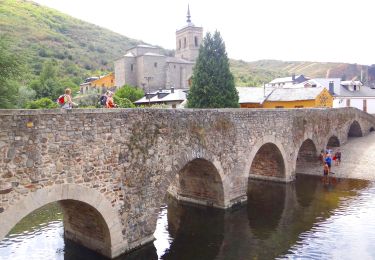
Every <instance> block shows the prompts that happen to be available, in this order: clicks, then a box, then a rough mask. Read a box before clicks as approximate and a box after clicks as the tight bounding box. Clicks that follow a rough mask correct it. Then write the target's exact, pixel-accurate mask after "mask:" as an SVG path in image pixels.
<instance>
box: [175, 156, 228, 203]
mask: <svg viewBox="0 0 375 260" xmlns="http://www.w3.org/2000/svg"><path fill="white" fill-rule="evenodd" d="M212 161H213V162H212ZM212 161H211V160H209V159H206V158H202V157H201V156H199V157H193V159H190V160H189V159H188V158H186V157H185V159H184V160H182V161H181V162H180V163H179V164H178V166H176V167H174V169H175V170H174V171H173V172H174V173H175V174H172V175H171V176H170V177H169V179H170V181H169V188H168V192H169V193H170V194H171V195H172V196H173V197H175V198H176V199H178V200H180V201H187V202H191V203H195V204H201V205H209V206H213V207H217V208H225V207H226V205H225V204H226V203H225V190H224V189H225V187H224V182H223V180H224V174H223V170H222V168H221V165H220V163H219V162H218V161H216V160H212Z"/></svg>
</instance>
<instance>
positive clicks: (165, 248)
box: [0, 175, 375, 260]
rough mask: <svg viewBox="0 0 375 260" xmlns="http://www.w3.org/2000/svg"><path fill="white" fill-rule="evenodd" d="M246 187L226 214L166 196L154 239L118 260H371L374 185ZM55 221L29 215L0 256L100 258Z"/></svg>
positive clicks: (56, 214) (48, 213)
mask: <svg viewBox="0 0 375 260" xmlns="http://www.w3.org/2000/svg"><path fill="white" fill-rule="evenodd" d="M248 186H249V189H248V203H247V204H246V205H242V206H237V207H234V208H232V209H230V210H226V211H223V210H218V209H211V208H206V207H198V206H192V205H188V204H181V203H178V202H176V201H175V200H173V199H171V198H169V199H166V204H165V205H163V206H162V207H161V209H160V213H159V218H158V222H157V228H156V231H155V234H154V236H155V238H156V240H155V241H154V242H153V243H150V244H149V245H147V246H145V247H143V248H141V249H140V250H137V251H134V252H132V253H131V254H128V255H124V256H121V257H119V258H117V259H121V260H129V259H130V260H133V259H144V260H149V259H151V260H152V259H178V260H180V259H230V260H231V259H306V258H308V259H319V260H320V259H375V247H373V246H372V245H374V244H375V218H374V217H373V216H374V214H375V184H374V183H373V182H369V181H362V180H354V179H332V181H331V183H330V184H324V183H322V182H321V178H320V177H316V176H308V175H298V178H297V180H296V181H295V182H293V183H289V184H280V183H268V182H262V181H254V180H250V181H249V185H248ZM62 218H63V215H62V213H61V210H60V208H59V206H58V204H57V203H53V204H49V205H47V206H45V207H43V208H40V209H39V210H37V211H34V212H33V213H32V214H30V215H29V216H27V217H26V218H24V219H23V220H22V221H21V222H20V223H19V224H17V226H16V227H15V228H14V229H13V230H12V231H11V233H10V234H9V235H8V236H7V237H6V238H5V239H3V240H2V241H1V242H0V259H12V260H13V259H28V260H31V259H38V260H39V259H69V260H73V259H90V260H91V259H104V258H102V257H101V256H99V255H97V254H95V253H94V252H92V251H90V250H87V249H85V248H82V247H80V246H78V245H76V244H73V243H70V242H68V241H64V236H63V233H64V232H63V223H62Z"/></svg>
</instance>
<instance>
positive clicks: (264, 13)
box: [35, 0, 375, 65]
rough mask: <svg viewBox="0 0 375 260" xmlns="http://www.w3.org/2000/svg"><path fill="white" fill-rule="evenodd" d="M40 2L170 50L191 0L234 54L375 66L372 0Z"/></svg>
mask: <svg viewBox="0 0 375 260" xmlns="http://www.w3.org/2000/svg"><path fill="white" fill-rule="evenodd" d="M35 1H36V2H38V3H40V4H42V5H46V6H48V7H52V8H54V9H57V10H59V11H61V12H63V13H66V14H69V15H71V16H73V17H76V18H79V19H81V20H84V21H87V22H90V23H94V24H96V25H99V26H101V27H104V28H107V29H110V30H112V31H114V32H117V33H120V34H122V35H125V36H127V37H130V38H134V39H138V40H142V41H144V42H146V43H149V44H152V45H159V46H161V47H164V48H168V49H175V48H176V46H175V44H176V42H175V31H176V30H177V29H180V28H181V27H183V26H184V25H186V12H187V6H188V4H189V5H190V12H191V19H192V22H193V23H194V24H195V25H196V26H202V27H203V30H204V34H205V33H206V32H214V31H215V30H218V31H219V32H220V34H221V36H222V38H223V40H224V42H225V45H226V50H227V53H228V56H229V57H230V58H233V59H239V60H240V59H241V60H244V61H255V60H261V59H276V60H284V61H320V62H347V63H358V64H366V65H370V64H373V63H374V64H375V51H373V49H374V48H375V36H374V35H373V33H372V31H373V29H372V25H373V24H374V22H375V17H374V15H373V12H374V9H375V1H373V0H355V1H354V0H231V1H228V0H133V1H129V0H105V1H104V0H101V1H99V0H35ZM372 2H373V3H372Z"/></svg>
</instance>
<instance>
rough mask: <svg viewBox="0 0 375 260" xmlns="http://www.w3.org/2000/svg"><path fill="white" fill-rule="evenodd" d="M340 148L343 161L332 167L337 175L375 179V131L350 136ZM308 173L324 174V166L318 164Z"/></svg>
mask: <svg viewBox="0 0 375 260" xmlns="http://www.w3.org/2000/svg"><path fill="white" fill-rule="evenodd" d="M340 150H341V153H342V162H341V164H340V165H339V166H335V165H334V163H333V166H332V169H331V171H332V172H334V173H335V174H334V176H335V177H338V178H353V179H363V180H369V181H375V132H371V133H370V134H368V135H366V136H363V137H352V138H350V139H349V140H348V142H347V143H345V144H344V145H342V146H341V147H340ZM306 173H308V174H312V175H322V173H323V168H322V166H318V167H316V168H314V169H310V170H309V171H308V172H306Z"/></svg>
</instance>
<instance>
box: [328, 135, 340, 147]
mask: <svg viewBox="0 0 375 260" xmlns="http://www.w3.org/2000/svg"><path fill="white" fill-rule="evenodd" d="M340 145H341V144H340V140H339V138H338V137H337V136H336V135H331V136H330V137H329V138H328V140H327V145H326V147H327V148H334V147H340Z"/></svg>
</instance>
